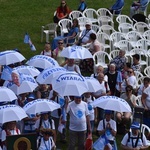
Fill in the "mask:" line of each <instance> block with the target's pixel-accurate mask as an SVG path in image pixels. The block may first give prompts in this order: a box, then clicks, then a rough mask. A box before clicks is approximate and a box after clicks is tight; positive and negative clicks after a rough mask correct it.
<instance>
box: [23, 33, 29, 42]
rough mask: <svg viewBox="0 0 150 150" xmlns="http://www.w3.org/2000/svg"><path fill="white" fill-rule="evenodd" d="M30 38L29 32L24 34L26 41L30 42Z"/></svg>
mask: <svg viewBox="0 0 150 150" xmlns="http://www.w3.org/2000/svg"><path fill="white" fill-rule="evenodd" d="M29 40H30V36H29V35H28V33H26V34H25V36H24V43H25V44H29Z"/></svg>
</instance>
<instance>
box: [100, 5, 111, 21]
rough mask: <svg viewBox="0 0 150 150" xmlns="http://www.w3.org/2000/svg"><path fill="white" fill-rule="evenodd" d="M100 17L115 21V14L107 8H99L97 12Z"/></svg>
mask: <svg viewBox="0 0 150 150" xmlns="http://www.w3.org/2000/svg"><path fill="white" fill-rule="evenodd" d="M97 14H98V17H101V16H109V17H110V18H111V19H112V20H113V14H112V13H111V12H110V11H109V10H108V9H106V8H99V9H98V10H97Z"/></svg>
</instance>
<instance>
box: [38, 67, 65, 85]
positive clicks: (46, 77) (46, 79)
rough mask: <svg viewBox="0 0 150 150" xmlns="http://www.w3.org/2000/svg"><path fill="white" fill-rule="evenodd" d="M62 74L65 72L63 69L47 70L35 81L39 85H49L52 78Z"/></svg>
mask: <svg viewBox="0 0 150 150" xmlns="http://www.w3.org/2000/svg"><path fill="white" fill-rule="evenodd" d="M63 72H66V69H65V68H63V67H54V68H47V69H44V70H43V71H42V72H41V73H40V74H39V75H38V76H37V78H36V81H37V82H38V83H40V84H51V83H52V81H53V79H54V77H56V76H58V74H60V73H63Z"/></svg>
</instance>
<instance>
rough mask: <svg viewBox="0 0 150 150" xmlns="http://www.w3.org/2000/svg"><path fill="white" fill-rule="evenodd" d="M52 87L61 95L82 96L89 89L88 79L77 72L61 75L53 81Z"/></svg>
mask: <svg viewBox="0 0 150 150" xmlns="http://www.w3.org/2000/svg"><path fill="white" fill-rule="evenodd" d="M52 88H53V90H54V91H56V92H57V93H59V95H61V96H81V95H82V94H83V93H85V92H87V91H88V85H87V82H86V79H85V78H84V77H83V76H81V75H80V74H77V73H76V72H66V73H62V74H61V75H59V76H58V77H56V78H55V80H54V81H53V82H52Z"/></svg>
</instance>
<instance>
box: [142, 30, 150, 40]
mask: <svg viewBox="0 0 150 150" xmlns="http://www.w3.org/2000/svg"><path fill="white" fill-rule="evenodd" d="M143 38H144V39H147V40H149V41H150V30H147V31H145V32H144V33H143Z"/></svg>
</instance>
